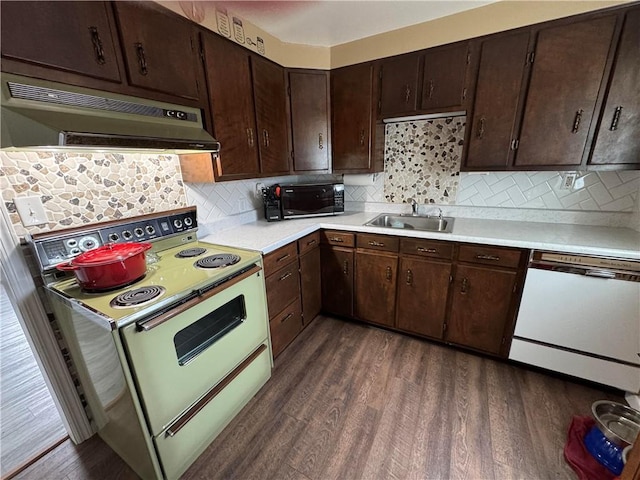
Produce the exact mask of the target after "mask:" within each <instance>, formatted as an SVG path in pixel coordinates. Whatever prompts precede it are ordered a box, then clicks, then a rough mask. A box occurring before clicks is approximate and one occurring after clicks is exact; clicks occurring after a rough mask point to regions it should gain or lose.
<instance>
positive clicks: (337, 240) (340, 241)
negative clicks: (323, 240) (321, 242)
mask: <svg viewBox="0 0 640 480" xmlns="http://www.w3.org/2000/svg"><path fill="white" fill-rule="evenodd" d="M329 240H331V241H332V242H337V243H342V242H344V239H342V238H340V237H329Z"/></svg>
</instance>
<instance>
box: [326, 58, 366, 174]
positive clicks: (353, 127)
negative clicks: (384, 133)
mask: <svg viewBox="0 0 640 480" xmlns="http://www.w3.org/2000/svg"><path fill="white" fill-rule="evenodd" d="M372 106H373V65H366V64H364V65H355V66H353V67H345V68H340V69H338V70H334V71H332V72H331V116H332V123H331V135H332V148H333V156H332V164H333V172H334V173H341V172H345V171H346V172H356V171H358V170H362V171H369V170H370V168H371V154H372V153H371V152H372V149H371V129H372V111H371V110H372Z"/></svg>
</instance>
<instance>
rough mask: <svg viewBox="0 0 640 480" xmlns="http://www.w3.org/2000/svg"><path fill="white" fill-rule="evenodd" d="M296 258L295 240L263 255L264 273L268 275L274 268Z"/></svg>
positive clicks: (278, 267) (280, 266)
mask: <svg viewBox="0 0 640 480" xmlns="http://www.w3.org/2000/svg"><path fill="white" fill-rule="evenodd" d="M297 259H298V247H297V245H296V242H291V243H289V244H288V245H285V246H284V247H281V248H279V249H278V250H275V251H273V252H271V253H269V254H268V255H265V256H264V261H263V263H264V274H265V276H267V277H268V276H269V275H271V274H272V273H274V272H275V271H276V270H278V269H280V268H282V267H284V266H285V265H287V264H288V263H291V262H293V261H295V260H297Z"/></svg>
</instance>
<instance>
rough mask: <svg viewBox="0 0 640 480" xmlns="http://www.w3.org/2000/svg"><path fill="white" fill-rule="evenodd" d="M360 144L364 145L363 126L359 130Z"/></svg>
mask: <svg viewBox="0 0 640 480" xmlns="http://www.w3.org/2000/svg"><path fill="white" fill-rule="evenodd" d="M360 146H364V128H363V129H362V130H360Z"/></svg>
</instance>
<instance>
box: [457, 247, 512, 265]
mask: <svg viewBox="0 0 640 480" xmlns="http://www.w3.org/2000/svg"><path fill="white" fill-rule="evenodd" d="M521 256H522V251H521V250H513V249H510V248H499V247H485V246H480V245H461V246H460V253H459V254H458V260H460V261H461V262H471V263H482V264H484V265H494V266H497V267H510V268H517V267H518V264H519V263H520V257H521Z"/></svg>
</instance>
